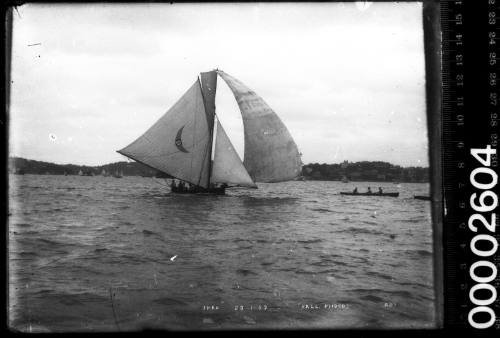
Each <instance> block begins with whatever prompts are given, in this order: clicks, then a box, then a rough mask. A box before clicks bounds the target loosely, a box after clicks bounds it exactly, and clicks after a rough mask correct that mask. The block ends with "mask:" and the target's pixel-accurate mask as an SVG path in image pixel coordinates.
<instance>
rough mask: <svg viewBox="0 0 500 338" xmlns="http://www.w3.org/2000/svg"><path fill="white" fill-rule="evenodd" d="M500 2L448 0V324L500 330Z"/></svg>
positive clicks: (444, 14)
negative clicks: (499, 178)
mask: <svg viewBox="0 0 500 338" xmlns="http://www.w3.org/2000/svg"><path fill="white" fill-rule="evenodd" d="M499 3H500V1H499V0H481V1H442V2H441V27H442V39H443V43H442V79H443V87H442V94H443V104H442V122H443V124H442V125H443V131H442V145H443V157H442V159H443V164H442V166H443V187H444V202H445V203H444V205H445V211H444V212H445V215H444V224H443V226H444V233H443V236H444V265H445V275H444V288H445V315H444V324H445V326H446V327H454V328H462V327H463V328H476V329H488V328H500V321H499V317H500V307H499V302H498V298H499V295H498V293H500V292H497V291H499V285H500V283H499V275H500V274H499V273H497V271H496V270H498V268H499V266H500V265H499V261H498V256H499V251H500V250H498V249H495V246H496V245H497V243H498V242H499V241H500V238H499V231H500V230H498V231H497V230H496V228H498V227H495V225H496V224H498V207H497V204H498V203H496V202H495V199H496V196H498V184H495V180H497V178H495V176H496V175H497V174H496V173H497V172H498V162H497V154H496V152H497V149H498V146H497V142H498V141H497V137H498V131H497V130H498V125H497V123H498V101H497V99H498V84H497V81H498V80H497V75H498V72H497V69H498V64H497V61H498V60H497V54H498V53H497V50H498V48H497V46H498V43H500V40H499V39H498V35H499V33H500V32H498V21H499V20H500V16H499V15H498V13H499V12H500V11H499ZM473 154H476V156H474V155H473ZM478 154H479V155H478ZM478 157H479V158H478ZM474 194H475V195H474ZM471 220H472V221H471ZM492 222H493V223H495V224H493V225H492V226H491V223H492ZM492 230H493V231H492ZM490 279H491V280H490Z"/></svg>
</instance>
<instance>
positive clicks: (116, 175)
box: [113, 170, 123, 178]
mask: <svg viewBox="0 0 500 338" xmlns="http://www.w3.org/2000/svg"><path fill="white" fill-rule="evenodd" d="M113 177H114V178H122V177H123V172H122V171H120V172H118V170H117V171H115V173H114V174H113Z"/></svg>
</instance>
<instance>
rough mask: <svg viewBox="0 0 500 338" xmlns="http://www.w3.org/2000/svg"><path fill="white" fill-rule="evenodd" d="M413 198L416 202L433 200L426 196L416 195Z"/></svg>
mask: <svg viewBox="0 0 500 338" xmlns="http://www.w3.org/2000/svg"><path fill="white" fill-rule="evenodd" d="M413 198H415V199H416V200H424V201H430V200H431V197H430V196H424V195H414V196H413Z"/></svg>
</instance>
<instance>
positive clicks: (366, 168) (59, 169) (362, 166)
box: [9, 157, 429, 182]
mask: <svg viewBox="0 0 500 338" xmlns="http://www.w3.org/2000/svg"><path fill="white" fill-rule="evenodd" d="M9 172H10V173H21V174H35V175H37V174H38V175H65V174H66V175H78V174H79V173H80V172H81V173H82V174H84V175H94V176H95V175H109V174H111V175H113V174H121V175H123V176H144V177H162V178H168V177H170V176H168V175H166V174H164V173H162V172H160V171H158V170H155V169H152V168H150V167H148V166H145V165H143V164H140V163H137V162H115V163H110V164H106V165H102V166H95V167H91V166H84V165H75V164H55V163H49V162H41V161H34V160H28V159H25V158H20V157H11V158H9ZM302 176H303V177H304V178H305V179H306V180H322V181H340V180H346V181H373V182H428V181H429V168H423V167H405V168H404V167H400V166H396V165H393V164H390V163H387V162H368V161H363V162H347V161H345V162H344V163H339V164H326V163H322V164H319V163H310V164H306V165H304V166H303V167H302Z"/></svg>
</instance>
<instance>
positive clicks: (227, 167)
mask: <svg viewBox="0 0 500 338" xmlns="http://www.w3.org/2000/svg"><path fill="white" fill-rule="evenodd" d="M210 181H211V182H214V183H227V184H229V185H239V186H246V187H254V188H256V187H257V185H256V184H255V183H254V182H253V181H252V179H251V178H250V175H249V174H248V172H247V170H246V169H245V167H244V166H243V163H242V162H241V159H240V157H239V156H238V153H237V152H236V150H235V149H234V147H233V144H232V143H231V141H230V140H229V137H227V134H226V132H225V131H224V128H222V125H221V124H220V122H219V121H217V134H216V139H215V149H214V162H213V166H212V178H211V180H210Z"/></svg>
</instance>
